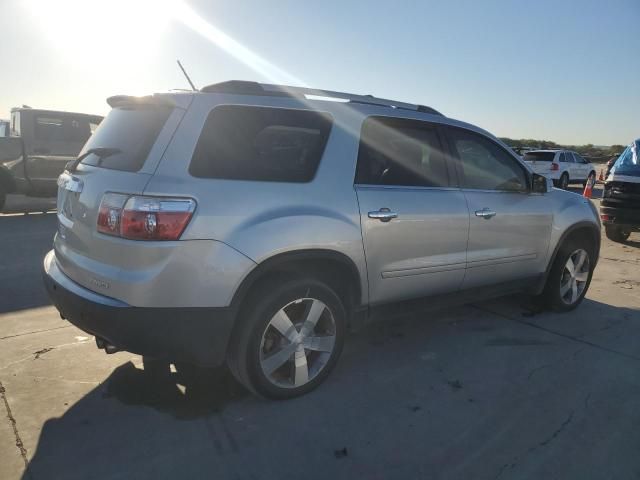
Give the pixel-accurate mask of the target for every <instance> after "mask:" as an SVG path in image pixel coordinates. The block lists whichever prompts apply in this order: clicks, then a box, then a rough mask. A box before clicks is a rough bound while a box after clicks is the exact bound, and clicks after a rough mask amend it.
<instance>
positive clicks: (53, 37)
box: [25, 0, 175, 66]
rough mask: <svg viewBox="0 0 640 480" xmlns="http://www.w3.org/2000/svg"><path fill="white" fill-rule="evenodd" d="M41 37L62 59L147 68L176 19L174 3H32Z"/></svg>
mask: <svg viewBox="0 0 640 480" xmlns="http://www.w3.org/2000/svg"><path fill="white" fill-rule="evenodd" d="M25 3H26V5H27V6H28V7H29V10H30V12H31V13H32V14H33V15H34V16H35V18H36V19H37V21H38V27H39V31H40V32H41V33H42V35H44V36H45V37H46V40H47V42H48V43H49V45H51V46H52V47H53V48H54V49H55V50H56V51H57V52H58V54H60V55H61V56H63V57H64V58H66V59H67V60H68V61H71V62H78V63H81V64H83V65H86V64H89V65H95V64H102V65H105V66H108V65H109V64H112V63H113V62H117V63H118V64H124V65H130V64H134V63H138V62H142V63H144V58H143V57H142V56H143V54H144V55H149V54H154V53H156V51H157V43H158V40H159V39H160V36H161V35H162V33H163V32H164V30H165V29H166V27H167V26H168V23H169V21H170V18H171V13H170V7H171V6H172V5H175V2H172V1H171V0H109V1H87V0H57V1H51V0H27V1H26V2H25Z"/></svg>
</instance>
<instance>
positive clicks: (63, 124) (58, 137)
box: [35, 115, 91, 143]
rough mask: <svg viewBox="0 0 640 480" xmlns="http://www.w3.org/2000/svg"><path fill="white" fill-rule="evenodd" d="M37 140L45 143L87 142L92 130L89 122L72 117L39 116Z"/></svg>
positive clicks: (81, 118) (37, 118) (36, 130)
mask: <svg viewBox="0 0 640 480" xmlns="http://www.w3.org/2000/svg"><path fill="white" fill-rule="evenodd" d="M35 120H36V128H35V138H36V140H40V141H44V142H55V141H59V142H79V143H82V142H85V141H86V140H87V138H89V135H91V130H90V129H89V121H88V120H87V119H86V118H83V117H74V116H71V115H38V116H37V117H36V119H35Z"/></svg>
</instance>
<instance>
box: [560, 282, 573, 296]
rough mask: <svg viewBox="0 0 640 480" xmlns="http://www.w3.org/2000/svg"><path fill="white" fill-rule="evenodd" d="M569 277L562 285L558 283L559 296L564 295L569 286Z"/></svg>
mask: <svg viewBox="0 0 640 480" xmlns="http://www.w3.org/2000/svg"><path fill="white" fill-rule="evenodd" d="M571 283H572V282H571V279H569V280H567V282H566V283H565V284H564V285H560V296H561V297H564V296H565V295H566V294H567V292H568V291H569V289H570V288H571Z"/></svg>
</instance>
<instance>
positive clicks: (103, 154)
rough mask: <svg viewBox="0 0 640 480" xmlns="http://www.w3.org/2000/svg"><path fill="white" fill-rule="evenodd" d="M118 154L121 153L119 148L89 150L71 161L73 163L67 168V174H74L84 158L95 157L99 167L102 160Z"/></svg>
mask: <svg viewBox="0 0 640 480" xmlns="http://www.w3.org/2000/svg"><path fill="white" fill-rule="evenodd" d="M118 153H122V150H120V149H119V148H109V147H97V148H90V149H89V150H87V151H86V152H84V153H83V154H82V155H80V156H79V157H78V158H76V159H75V160H74V161H73V163H72V164H71V165H69V166H68V167H67V170H68V171H69V172H75V171H76V169H77V168H78V165H80V162H81V161H82V160H84V159H85V158H87V157H88V156H89V155H96V156H97V157H98V159H99V161H98V165H100V163H101V162H102V160H104V159H105V158H107V157H110V156H111V155H116V154H118Z"/></svg>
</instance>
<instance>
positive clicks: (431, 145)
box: [356, 117, 449, 187]
mask: <svg viewBox="0 0 640 480" xmlns="http://www.w3.org/2000/svg"><path fill="white" fill-rule="evenodd" d="M356 183H358V184H366V185H399V186H410V187H413V186H415V187H447V186H449V179H448V175H447V166H446V164H445V157H444V155H443V152H442V145H441V144H440V140H439V138H438V134H437V132H436V130H435V128H434V127H432V126H431V125H429V124H428V123H425V122H420V121H415V120H404V119H390V118H386V117H372V118H368V119H367V120H365V122H364V123H363V126H362V132H361V135H360V148H359V150H358V167H357V171H356Z"/></svg>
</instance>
